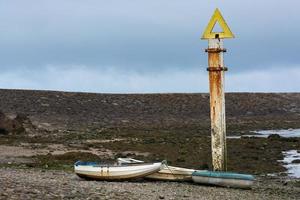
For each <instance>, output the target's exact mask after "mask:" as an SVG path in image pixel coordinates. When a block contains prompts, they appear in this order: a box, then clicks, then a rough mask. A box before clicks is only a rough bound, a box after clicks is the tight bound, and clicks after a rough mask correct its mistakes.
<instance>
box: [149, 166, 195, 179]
mask: <svg viewBox="0 0 300 200" xmlns="http://www.w3.org/2000/svg"><path fill="white" fill-rule="evenodd" d="M194 171H195V170H194V169H186V168H180V167H172V166H165V167H164V168H163V169H162V170H160V171H158V172H156V173H153V174H150V175H148V176H146V177H145V178H147V179H151V180H161V181H192V173H193V172H194Z"/></svg>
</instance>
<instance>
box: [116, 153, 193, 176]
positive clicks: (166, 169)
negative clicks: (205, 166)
mask: <svg viewBox="0 0 300 200" xmlns="http://www.w3.org/2000/svg"><path fill="white" fill-rule="evenodd" d="M117 161H118V163H119V164H120V165H123V164H137V163H143V162H144V161H141V160H136V159H132V158H118V159H117ZM194 171H196V170H194V169H187V168H181V167H173V166H168V165H166V164H165V165H164V166H163V168H162V169H161V170H160V171H158V172H155V173H153V174H150V175H148V176H146V177H145V178H147V179H152V180H161V181H192V173H193V172H194Z"/></svg>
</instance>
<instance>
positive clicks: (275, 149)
mask: <svg viewBox="0 0 300 200" xmlns="http://www.w3.org/2000/svg"><path fill="white" fill-rule="evenodd" d="M0 95H1V99H0V184H1V185H2V186H4V187H0V199H122V200H123V199H142V200H143V199H147V200H148V199H224V198H225V197H226V199H272V200H274V199H297V197H298V198H299V193H300V179H292V178H289V177H288V176H287V174H286V168H284V166H283V165H282V163H280V162H278V161H279V160H283V159H284V155H283V153H282V152H285V151H289V150H293V151H297V152H300V138H299V137H291V138H283V137H281V136H279V135H275V134H272V131H271V135H270V136H268V137H264V138H251V137H247V136H246V137H245V136H243V135H248V134H249V132H250V131H255V130H263V129H269V130H272V129H273V130H275V129H288V128H299V124H300V94H298V93H291V94H289V93H285V94H283V93H282V94H262V93H261V94H255V93H254V94H250V93H243V94H228V95H227V97H228V98H227V101H226V106H227V108H228V109H227V111H228V112H227V119H228V127H227V135H231V136H233V137H231V138H230V137H229V138H228V140H227V147H228V170H229V171H234V172H240V173H251V174H254V175H256V177H257V181H256V183H255V185H254V187H253V189H252V190H239V189H228V188H220V187H211V186H201V185H196V184H193V183H175V182H147V181H143V180H139V181H130V182H99V181H98V182H97V181H85V180H82V179H80V178H78V177H77V176H76V175H75V174H74V173H73V167H72V165H73V163H74V162H75V161H77V160H83V161H91V160H92V161H99V160H101V161H104V162H112V161H114V160H115V159H116V158H117V157H132V158H136V159H140V160H145V161H149V162H154V161H161V160H167V161H168V163H169V164H170V165H174V166H179V167H187V168H195V169H211V149H210V148H211V147H210V143H211V141H210V140H211V139H210V131H209V107H208V97H209V96H208V95H207V94H140V95H129V94H128V95H121V94H120V95H114V94H89V93H65V92H49V91H25V90H24V91H23V90H0ZM237 136H242V137H237ZM237 138H238V139H237Z"/></svg>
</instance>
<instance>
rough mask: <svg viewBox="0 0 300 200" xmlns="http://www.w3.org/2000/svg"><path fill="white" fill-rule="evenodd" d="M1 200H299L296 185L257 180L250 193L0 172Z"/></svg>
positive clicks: (30, 171) (42, 172)
mask: <svg viewBox="0 0 300 200" xmlns="http://www.w3.org/2000/svg"><path fill="white" fill-rule="evenodd" d="M0 184H1V185H2V186H5V187H0V199H120V200H125V199H140V200H149V199H170V200H171V199H173V200H175V199H206V200H209V199H224V198H225V197H226V199H245V200H247V199H272V200H276V199H298V198H299V193H300V185H299V182H298V183H297V182H295V180H283V179H280V178H266V177H257V181H256V183H255V185H254V187H253V189H251V190H241V189H232V188H221V187H212V186H203V185H196V184H193V183H176V182H151V181H150V182H149V181H144V180H137V181H130V182H106V181H86V180H83V179H80V178H79V177H77V176H76V175H75V174H73V173H67V172H63V171H56V170H40V169H12V168H0Z"/></svg>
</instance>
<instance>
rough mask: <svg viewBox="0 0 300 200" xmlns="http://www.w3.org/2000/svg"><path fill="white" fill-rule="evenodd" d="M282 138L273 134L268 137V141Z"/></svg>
mask: <svg viewBox="0 0 300 200" xmlns="http://www.w3.org/2000/svg"><path fill="white" fill-rule="evenodd" d="M280 138H281V136H280V135H278V134H271V135H269V136H268V139H280Z"/></svg>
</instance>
